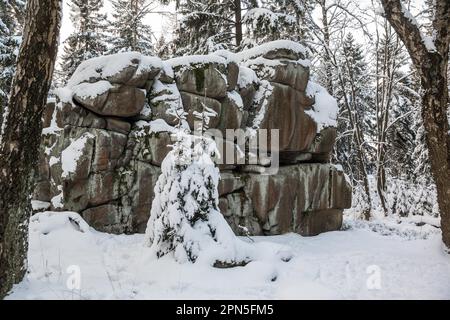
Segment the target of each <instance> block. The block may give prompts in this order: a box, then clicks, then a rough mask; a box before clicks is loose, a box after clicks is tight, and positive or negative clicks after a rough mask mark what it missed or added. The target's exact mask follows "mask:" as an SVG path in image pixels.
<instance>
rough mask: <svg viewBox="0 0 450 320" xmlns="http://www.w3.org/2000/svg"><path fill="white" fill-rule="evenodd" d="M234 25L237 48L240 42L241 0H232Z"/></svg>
mask: <svg viewBox="0 0 450 320" xmlns="http://www.w3.org/2000/svg"><path fill="white" fill-rule="evenodd" d="M234 19H235V24H234V27H235V29H236V48H239V46H240V45H241V42H242V8H241V0H234Z"/></svg>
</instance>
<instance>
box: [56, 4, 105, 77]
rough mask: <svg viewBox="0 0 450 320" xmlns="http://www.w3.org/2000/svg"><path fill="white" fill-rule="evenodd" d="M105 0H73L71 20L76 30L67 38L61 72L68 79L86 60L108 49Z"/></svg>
mask: <svg viewBox="0 0 450 320" xmlns="http://www.w3.org/2000/svg"><path fill="white" fill-rule="evenodd" d="M102 7H103V0H72V1H71V4H70V9H71V11H70V20H71V21H72V24H73V26H74V32H73V33H72V34H71V35H70V36H69V37H68V38H67V39H66V41H65V43H64V44H65V46H64V52H63V55H62V58H61V59H62V62H61V72H62V74H63V77H64V78H65V80H68V79H69V78H70V77H71V76H72V74H73V73H74V72H75V69H76V68H77V67H78V65H79V64H80V63H81V62H83V61H84V60H87V59H90V58H93V57H96V56H99V55H102V54H104V53H105V51H106V45H105V35H104V33H103V30H104V28H105V25H104V21H105V19H106V15H104V14H102V13H101V12H100V11H101V9H102Z"/></svg>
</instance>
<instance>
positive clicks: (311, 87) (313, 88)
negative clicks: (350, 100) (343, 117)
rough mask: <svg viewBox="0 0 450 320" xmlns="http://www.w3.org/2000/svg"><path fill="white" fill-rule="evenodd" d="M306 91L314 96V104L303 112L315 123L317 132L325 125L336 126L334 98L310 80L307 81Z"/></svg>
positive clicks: (336, 111) (336, 112)
mask: <svg viewBox="0 0 450 320" xmlns="http://www.w3.org/2000/svg"><path fill="white" fill-rule="evenodd" d="M306 93H307V94H308V95H309V96H311V97H314V98H315V103H314V105H313V106H312V108H311V109H310V110H305V113H306V114H308V115H309V116H310V117H311V118H313V119H314V121H315V122H316V123H317V132H320V131H322V129H324V128H326V127H336V124H337V114H338V111H339V107H338V104H337V102H336V99H334V98H333V97H332V96H331V95H330V94H329V93H328V92H327V90H326V89H325V88H324V87H322V86H320V85H319V84H317V83H314V82H312V81H309V82H308V87H307V88H306Z"/></svg>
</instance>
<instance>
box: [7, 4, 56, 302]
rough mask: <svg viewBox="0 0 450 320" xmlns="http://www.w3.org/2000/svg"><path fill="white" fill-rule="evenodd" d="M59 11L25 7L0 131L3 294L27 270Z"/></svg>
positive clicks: (47, 6) (48, 6)
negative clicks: (33, 193)
mask: <svg viewBox="0 0 450 320" xmlns="http://www.w3.org/2000/svg"><path fill="white" fill-rule="evenodd" d="M36 8H39V10H36ZM61 11H62V1H60V0H29V2H28V5H27V9H26V19H25V20H24V26H25V28H24V32H23V35H24V39H23V42H22V44H21V47H20V50H19V53H18V57H17V70H18V71H17V72H16V73H15V74H14V78H13V85H12V89H11V94H10V98H9V107H10V108H9V112H8V114H7V117H5V120H4V121H5V122H4V124H3V127H2V130H1V131H2V132H1V135H0V154H1V156H0V299H2V298H3V297H4V296H5V295H6V294H7V293H8V291H9V290H10V289H11V287H12V286H13V284H15V283H19V282H20V281H21V280H22V279H23V277H24V275H25V273H26V270H27V265H26V264H27V251H28V250H27V249H28V221H29V219H30V216H31V212H32V210H31V203H30V193H31V190H32V189H33V179H32V177H33V174H32V173H33V170H35V168H36V166H37V159H38V158H39V152H38V149H39V143H40V140H41V139H40V138H41V131H42V123H41V117H40V116H41V115H42V112H43V110H44V107H45V104H46V100H47V93H48V89H49V87H50V82H51V79H52V73H53V68H54V64H55V60H56V54H57V51H58V39H59V28H60V25H61Z"/></svg>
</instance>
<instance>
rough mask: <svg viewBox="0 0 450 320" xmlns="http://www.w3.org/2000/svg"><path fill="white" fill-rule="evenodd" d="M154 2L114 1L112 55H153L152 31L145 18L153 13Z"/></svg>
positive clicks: (111, 23) (136, 0)
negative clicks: (132, 53)
mask: <svg viewBox="0 0 450 320" xmlns="http://www.w3.org/2000/svg"><path fill="white" fill-rule="evenodd" d="M153 4H154V1H153V0H113V1H112V5H113V13H112V16H113V20H112V21H111V22H110V24H109V29H110V32H111V34H112V37H111V41H110V43H111V48H110V49H109V52H110V53H116V52H124V51H137V52H141V53H143V54H147V55H152V54H153V52H154V50H153V44H152V36H153V33H152V30H151V28H150V26H148V25H146V24H145V23H144V18H145V17H147V15H148V14H149V13H150V12H151V11H152V8H151V5H153Z"/></svg>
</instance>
